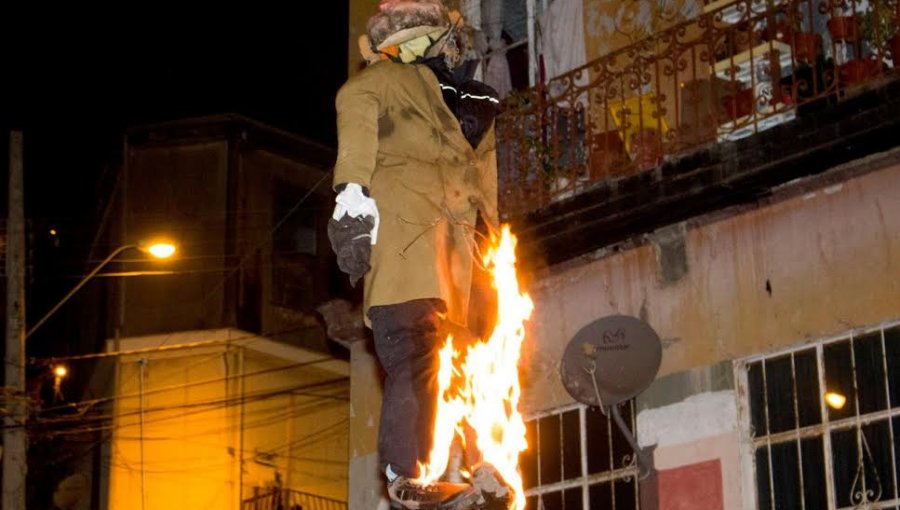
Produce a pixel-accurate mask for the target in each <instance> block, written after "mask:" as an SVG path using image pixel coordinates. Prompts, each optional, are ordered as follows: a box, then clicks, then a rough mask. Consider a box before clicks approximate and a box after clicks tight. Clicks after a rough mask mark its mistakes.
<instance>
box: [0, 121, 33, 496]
mask: <svg viewBox="0 0 900 510" xmlns="http://www.w3.org/2000/svg"><path fill="white" fill-rule="evenodd" d="M23 179H24V178H23V172H22V132H21V131H12V132H11V133H10V135H9V215H8V217H7V219H6V359H5V361H6V363H5V365H4V372H5V375H6V378H5V385H6V388H5V390H6V408H7V415H6V418H5V419H4V425H5V426H4V428H3V501H2V502H3V506H2V508H4V509H7V510H19V509H22V510H24V508H25V473H26V471H27V470H28V463H27V457H26V440H27V439H26V435H25V419H26V417H27V416H28V407H27V405H26V395H25V198H24V195H25V193H24V183H23Z"/></svg>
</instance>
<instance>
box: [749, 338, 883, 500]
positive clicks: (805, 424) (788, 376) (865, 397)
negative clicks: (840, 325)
mask: <svg viewBox="0 0 900 510" xmlns="http://www.w3.org/2000/svg"><path fill="white" fill-rule="evenodd" d="M737 368H738V379H739V384H741V386H742V390H743V391H742V393H743V395H745V399H746V401H745V406H744V407H745V409H746V412H744V413H743V416H742V418H743V420H744V423H745V426H746V427H747V431H748V433H749V437H750V445H749V448H750V450H751V451H750V452H748V453H749V454H750V457H749V458H748V460H749V461H751V462H753V465H754V470H755V473H756V505H757V508H759V509H760V510H775V509H783V508H790V509H795V508H796V509H803V510H807V509H808V510H818V509H829V510H843V509H861V508H867V509H868V508H872V509H876V508H888V509H896V508H900V497H898V472H900V325H897V324H893V325H889V326H885V327H879V328H877V329H874V330H869V331H865V332H862V333H859V334H856V333H851V334H848V335H845V336H842V337H840V338H836V339H830V340H825V341H822V342H820V343H818V344H816V345H813V346H805V347H801V348H797V349H794V350H791V351H787V352H782V353H777V354H772V355H766V356H762V357H756V358H753V359H749V360H745V361H741V362H739V363H738V364H737Z"/></svg>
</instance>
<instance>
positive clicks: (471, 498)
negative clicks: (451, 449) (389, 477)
mask: <svg viewBox="0 0 900 510" xmlns="http://www.w3.org/2000/svg"><path fill="white" fill-rule="evenodd" d="M387 487H388V495H389V496H390V498H391V506H392V507H393V508H398V509H400V508H405V509H407V510H429V509H440V510H457V509H462V508H465V507H466V506H469V505H471V504H473V503H475V501H476V500H477V499H478V491H477V490H475V488H473V487H472V486H471V485H469V484H466V483H450V482H435V483H433V484H431V485H422V484H420V483H417V482H416V481H415V480H413V479H410V478H406V477H403V476H399V477H397V479H395V480H394V481H393V482H390V483H388V486H387Z"/></svg>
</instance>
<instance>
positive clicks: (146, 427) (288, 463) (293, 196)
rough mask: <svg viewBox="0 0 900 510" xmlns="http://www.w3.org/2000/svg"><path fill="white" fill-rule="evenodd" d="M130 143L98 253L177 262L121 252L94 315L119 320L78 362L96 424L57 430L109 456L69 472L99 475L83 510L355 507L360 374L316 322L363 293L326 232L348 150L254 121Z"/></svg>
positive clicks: (169, 130)
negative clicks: (352, 468) (355, 377)
mask: <svg viewBox="0 0 900 510" xmlns="http://www.w3.org/2000/svg"><path fill="white" fill-rule="evenodd" d="M124 142H125V143H124V146H123V161H122V165H121V168H120V173H119V177H118V182H117V185H116V187H115V188H114V190H113V192H112V198H111V201H110V207H109V208H108V211H107V214H106V215H105V219H104V225H103V230H102V232H101V233H100V234H99V236H98V242H97V243H96V244H97V246H98V247H99V248H98V251H99V250H100V248H103V247H109V246H112V247H117V246H136V245H139V244H141V243H145V242H150V241H153V240H156V239H165V240H167V241H169V242H172V243H174V244H175V245H176V246H177V252H176V254H175V255H174V256H173V257H172V258H171V260H165V261H155V260H149V259H148V257H146V256H143V255H142V254H140V253H139V252H138V251H137V250H132V249H127V250H125V251H122V252H121V255H120V256H118V257H117V258H116V259H115V260H113V261H111V262H110V265H109V266H108V267H107V268H106V271H107V276H113V277H115V278H107V279H105V280H104V281H105V282H106V283H107V285H105V286H95V287H94V289H92V290H93V292H94V294H93V297H94V298H95V300H94V301H91V302H89V303H87V304H86V308H87V306H90V310H91V314H93V313H94V310H96V309H98V308H100V309H103V307H102V306H99V303H102V302H103V301H104V300H105V301H106V302H107V303H108V307H106V309H105V311H104V313H102V314H101V315H100V316H99V317H98V320H97V321H96V322H93V321H92V322H91V323H90V324H91V326H93V328H96V330H93V328H92V327H91V326H87V325H86V326H85V328H84V330H83V331H81V332H80V333H81V337H80V341H81V342H82V344H83V346H82V348H83V351H82V352H85V351H86V352H88V353H89V354H87V355H84V356H75V357H74V358H72V359H71V360H70V361H68V363H70V364H71V370H70V371H71V372H72V373H76V374H91V377H92V379H91V380H90V381H89V384H87V383H86V384H85V387H87V391H86V392H85V393H84V395H83V399H84V402H79V403H78V404H77V405H78V406H79V407H78V409H79V412H80V413H82V414H83V417H82V418H81V419H83V420H84V422H85V423H91V424H97V425H96V427H88V428H86V429H85V430H83V431H82V430H80V429H79V430H74V431H67V430H66V428H67V427H70V426H72V425H71V423H70V422H69V421H66V419H65V418H64V419H62V420H57V422H58V423H57V424H56V425H55V426H57V427H59V428H60V429H61V430H63V432H59V434H62V437H68V438H71V440H72V442H71V443H66V444H65V447H67V448H71V449H73V451H75V450H74V449H76V448H77V447H78V445H79V444H81V443H79V442H84V441H90V442H92V443H93V444H94V445H95V446H94V447H93V448H90V449H88V450H87V452H86V453H82V454H80V455H77V456H74V457H73V459H72V460H70V461H69V462H70V463H71V464H72V465H73V467H72V469H73V470H75V471H77V472H79V473H83V474H85V475H90V476H89V479H90V480H89V487H90V490H89V494H90V498H84V499H83V500H82V503H81V504H82V505H87V506H85V508H88V507H90V508H141V507H144V508H171V507H172V505H173V504H174V505H175V506H179V505H182V506H184V507H206V506H209V507H215V508H233V509H239V508H253V509H254V510H257V509H262V510H267V509H274V508H277V507H278V505H279V504H281V505H286V504H288V503H290V504H295V503H296V504H302V505H305V506H307V507H309V505H320V506H318V508H326V507H327V508H332V509H339V508H345V507H346V500H347V483H346V473H347V467H346V464H347V457H348V455H347V445H348V435H349V434H348V424H347V419H348V412H349V405H348V400H349V396H348V393H349V384H350V382H349V379H348V377H347V376H348V367H347V362H346V361H342V360H340V359H338V358H341V357H345V356H344V352H343V350H342V349H341V348H340V347H339V346H336V345H335V344H334V343H333V342H330V341H329V340H328V335H327V333H326V329H325V324H324V322H323V321H322V320H321V316H320V315H319V313H318V312H316V307H317V306H319V305H320V304H321V303H322V302H324V301H326V300H327V298H328V297H332V296H342V295H347V294H348V293H349V286H348V284H347V283H346V281H345V279H343V278H340V277H339V275H338V272H337V270H336V263H335V261H334V257H333V255H332V253H331V248H330V245H329V242H328V238H327V234H326V222H327V220H328V218H329V217H330V212H331V209H332V207H333V193H332V192H331V190H330V182H331V179H330V173H331V172H330V170H331V166H332V165H333V162H334V151H333V150H331V149H329V148H326V147H322V146H320V145H318V144H315V143H313V142H310V141H308V140H305V139H303V138H300V137H298V136H296V135H293V134H290V133H286V132H283V131H280V130H278V129H275V128H273V127H271V126H267V125H264V124H260V123H258V122H255V121H253V120H251V119H248V118H245V117H242V116H239V115H223V116H217V117H207V118H198V119H187V120H182V121H176V122H170V123H165V124H159V125H152V126H142V127H136V128H133V129H131V130H129V131H128V132H127V133H126V136H125V139H124ZM111 250H112V249H110V251H111ZM98 340H99V341H102V343H103V344H104V346H105V352H104V353H101V354H97V352H98V351H101V350H103V349H102V348H100V347H99V346H97V345H96V344H97V343H99V342H98ZM73 387H74V386H73ZM50 411H51V412H52V414H47V415H46V416H42V417H43V418H47V421H48V422H54V420H52V419H51V418H54V417H56V414H58V413H59V410H53V409H51V410H50ZM54 423H56V422H54ZM79 423H80V422H79ZM77 424H78V423H76V425H77ZM75 428H76V429H77V426H76V427H75ZM54 432H57V431H54ZM66 434H68V435H66ZM321 505H325V506H321ZM313 508H316V507H313Z"/></svg>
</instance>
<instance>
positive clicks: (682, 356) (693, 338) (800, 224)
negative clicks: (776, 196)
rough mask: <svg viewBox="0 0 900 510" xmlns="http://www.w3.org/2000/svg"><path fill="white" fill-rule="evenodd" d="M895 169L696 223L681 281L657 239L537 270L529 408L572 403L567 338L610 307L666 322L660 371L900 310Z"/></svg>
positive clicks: (899, 200) (657, 325)
mask: <svg viewBox="0 0 900 510" xmlns="http://www.w3.org/2000/svg"><path fill="white" fill-rule="evenodd" d="M898 179H900V167H898V166H891V167H886V168H884V169H882V170H879V171H876V172H873V173H869V174H867V175H863V176H861V177H857V178H853V179H850V180H848V181H845V182H843V183H841V184H837V185H832V186H828V187H824V188H821V189H816V190H814V191H809V192H808V193H806V194H803V195H802V196H797V197H794V198H790V199H787V200H784V201H781V202H776V203H773V204H771V205H769V206H766V207H763V208H760V209H756V210H752V211H748V212H744V213H742V214H738V215H736V216H732V217H729V218H725V219H722V220H720V221H715V222H712V223H708V224H705V225H702V226H699V227H696V228H689V229H687V231H686V232H685V233H684V238H683V239H684V247H685V255H686V262H687V265H686V271H684V274H683V276H680V278H678V279H677V281H668V282H667V281H666V279H664V278H663V276H664V275H665V274H666V271H663V269H665V268H664V267H661V265H660V263H659V258H658V253H659V243H658V242H657V243H656V244H654V243H648V244H645V245H643V246H640V247H637V248H634V249H630V250H626V251H623V252H621V253H616V254H613V255H609V256H607V257H605V258H602V259H600V260H596V261H593V262H590V263H585V264H582V265H578V266H576V267H569V268H566V269H564V270H562V269H558V270H556V271H553V272H552V274H549V275H547V276H546V277H544V278H541V279H539V280H537V281H536V282H535V284H534V285H533V286H532V288H531V293H532V297H533V299H534V302H535V305H536V307H535V312H534V316H533V318H532V321H531V326H530V331H529V338H530V341H528V342H527V343H526V345H525V347H524V348H525V353H524V357H525V364H526V372H527V373H529V374H531V375H530V377H529V378H528V381H529V382H530V383H531V384H529V385H528V387H526V388H525V390H524V393H523V405H524V407H525V410H526V411H527V412H534V411H538V410H542V409H548V408H553V407H557V406H561V405H565V404H568V403H570V402H571V399H570V397H569V396H568V394H567V393H566V391H565V389H564V388H563V387H562V384H561V383H560V379H559V375H558V367H559V360H560V357H561V355H562V352H563V349H564V348H565V346H566V344H567V342H568V341H569V339H571V338H572V337H573V336H574V335H575V334H576V333H577V332H578V331H579V330H580V329H581V328H582V327H583V326H585V325H586V324H588V323H589V322H591V321H593V320H595V319H598V318H600V317H604V316H606V315H612V314H625V315H632V316H635V317H640V318H642V319H644V320H645V321H647V322H648V323H649V324H650V325H651V326H652V327H653V328H654V329H655V330H656V331H657V333H658V334H659V336H660V337H661V339H662V343H663V360H662V367H661V370H660V375H666V374H672V373H676V372H681V371H685V370H688V369H691V368H696V367H702V366H706V365H712V364H715V363H717V362H719V361H722V360H732V359H735V358H738V357H742V356H747V355H750V354H753V353H759V352H766V351H769V350H772V349H776V348H778V347H783V346H788V345H793V344H797V343H802V342H803V341H804V340H810V339H816V338H821V337H825V336H828V335H832V334H836V333H839V332H843V331H846V330H847V329H850V328H853V327H855V326H861V325H868V324H876V323H879V322H882V321H885V320H889V319H892V318H895V317H897V316H898V315H900V292H898V290H900V187H898V186H897V185H896V182H898ZM661 237H664V236H661ZM670 237H671V236H670ZM651 240H652V239H651ZM668 279H669V280H671V278H668Z"/></svg>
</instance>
